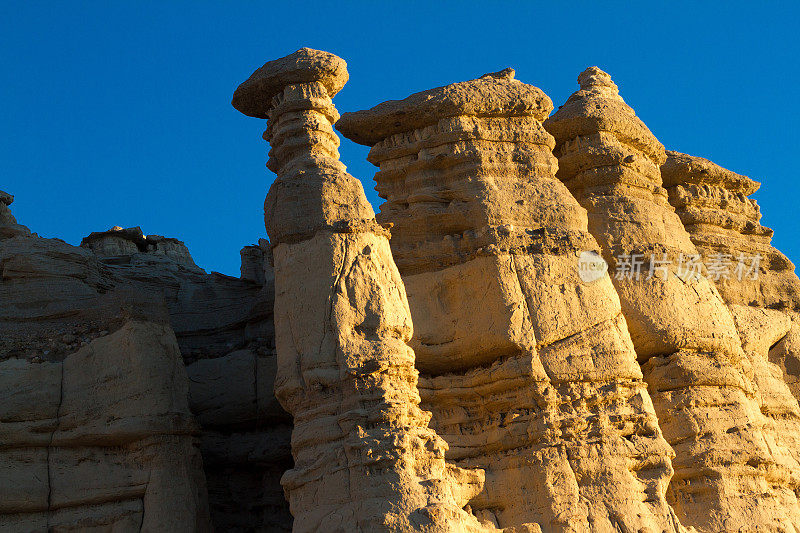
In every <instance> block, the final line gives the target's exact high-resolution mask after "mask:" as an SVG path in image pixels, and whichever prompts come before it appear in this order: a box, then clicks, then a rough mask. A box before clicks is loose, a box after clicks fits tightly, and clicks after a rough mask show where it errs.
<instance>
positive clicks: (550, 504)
mask: <svg viewBox="0 0 800 533" xmlns="http://www.w3.org/2000/svg"><path fill="white" fill-rule="evenodd" d="M551 110H552V103H551V102H550V100H549V98H547V96H546V95H545V94H544V93H543V92H542V91H540V90H539V89H537V88H536V87H533V86H531V85H527V84H524V83H521V82H519V81H517V80H515V79H514V71H513V70H512V69H506V70H504V71H501V72H498V73H494V74H487V75H485V76H483V77H482V78H480V79H477V80H471V81H466V82H461V83H455V84H453V85H448V86H446V87H440V88H437V89H432V90H430V91H425V92H422V93H418V94H414V95H412V96H410V97H408V98H406V99H405V100H401V101H390V102H386V103H383V104H380V105H378V106H376V107H374V108H372V109H370V110H368V111H359V112H355V113H346V114H345V115H344V116H343V117H342V119H341V120H340V121H339V123H338V124H337V128H338V129H339V131H341V132H342V133H343V134H344V135H345V136H346V137H348V138H350V139H352V140H354V141H356V142H359V143H361V144H366V145H368V146H371V147H372V148H371V150H370V153H369V158H368V159H369V161H371V162H372V163H374V164H376V165H377V166H379V167H380V170H379V172H378V173H377V174H376V175H375V180H376V181H377V190H378V193H379V194H380V196H381V197H382V198H384V199H385V200H386V202H385V203H384V204H383V205H382V206H381V212H380V214H379V215H378V220H379V221H380V222H382V223H387V224H391V225H392V240H391V246H392V253H393V255H394V258H395V260H396V261H397V264H398V267H399V269H400V272H401V274H402V275H403V282H404V283H405V286H406V288H407V291H408V299H409V305H410V308H411V314H412V317H413V319H414V337H413V339H412V347H413V348H414V350H415V352H416V355H417V360H416V364H417V368H418V369H419V370H420V371H421V372H422V377H421V378H420V393H421V395H422V399H423V407H425V408H426V409H430V410H431V411H432V412H433V419H432V422H431V423H432V425H433V427H434V428H435V429H436V430H437V432H438V433H439V434H440V435H442V437H444V438H445V440H447V442H448V444H449V451H448V453H447V457H448V458H449V459H452V460H454V461H455V462H456V464H458V465H459V466H463V467H466V468H476V467H478V468H482V469H484V470H485V471H486V484H485V487H484V489H483V490H482V491H481V492H479V493H478V494H476V495H475V497H473V498H472V499H471V500H470V506H471V508H472V509H473V511H474V513H475V514H476V515H477V516H478V517H479V518H481V519H482V520H485V521H486V522H489V523H492V524H493V525H496V526H498V527H503V528H506V527H507V528H509V529H510V530H517V529H514V528H519V529H520V530H529V531H538V530H540V529H541V530H542V531H575V532H578V531H589V530H592V531H647V530H653V531H677V530H680V529H681V528H680V526H679V524H678V522H677V520H676V519H675V517H674V515H673V513H672V511H671V509H670V508H669V506H668V505H667V503H666V499H665V494H664V491H665V489H666V485H667V483H668V482H669V479H670V476H671V474H672V467H671V465H670V457H671V455H672V451H671V450H670V448H669V446H668V445H667V443H666V442H665V440H664V439H663V437H662V435H661V432H660V430H659V427H658V421H657V419H656V416H655V412H654V410H653V406H652V404H651V400H650V397H649V395H648V392H647V389H646V385H645V383H644V382H643V380H642V374H641V370H640V368H639V365H638V364H637V362H636V354H635V352H634V349H633V345H632V343H631V339H630V336H629V334H628V329H627V325H626V321H625V318H624V317H623V316H622V314H621V311H620V302H619V299H618V297H617V294H616V292H615V290H614V288H613V286H612V284H611V281H610V279H609V277H608V275H606V273H605V271H604V270H602V267H603V266H604V265H603V264H602V260H600V258H599V254H598V252H599V247H598V245H597V243H596V241H595V240H594V239H593V238H592V237H591V235H589V233H588V231H587V219H586V212H585V210H584V209H582V208H581V207H580V206H579V205H578V203H577V202H576V201H575V199H574V198H573V197H572V196H571V195H570V194H569V192H568V191H567V189H566V187H564V186H563V184H561V183H560V182H559V181H558V180H557V179H556V178H555V172H556V169H557V162H556V159H555V157H554V156H553V154H552V149H553V147H554V146H555V141H554V140H553V137H552V136H550V135H549V134H548V133H547V132H546V131H545V130H544V128H543V127H542V123H541V122H542V120H544V119H545V118H546V117H547V115H548V114H549V112H550V111H551ZM581 252H583V254H581ZM581 262H583V263H586V264H587V266H588V265H589V264H591V265H592V266H593V267H596V268H599V270H591V271H589V270H587V271H585V272H583V273H581V272H580V270H579V268H580V266H579V265H580V264H581ZM582 274H583V275H584V277H585V280H584V279H582V278H581V275H582ZM526 528H527V529H526Z"/></svg>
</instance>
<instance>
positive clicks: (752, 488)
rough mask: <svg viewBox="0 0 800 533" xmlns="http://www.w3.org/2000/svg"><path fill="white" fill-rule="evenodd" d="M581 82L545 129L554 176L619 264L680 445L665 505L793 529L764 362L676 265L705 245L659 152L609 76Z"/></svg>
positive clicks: (669, 432)
mask: <svg viewBox="0 0 800 533" xmlns="http://www.w3.org/2000/svg"><path fill="white" fill-rule="evenodd" d="M578 81H579V83H580V85H581V89H580V90H579V91H577V92H576V93H574V94H573V95H572V96H571V97H570V98H569V99H568V100H567V102H566V103H565V104H564V105H563V106H562V107H561V108H560V109H559V110H558V111H557V112H556V113H555V114H554V115H553V116H552V117H551V118H549V119H548V120H547V121H546V122H545V127H546V128H547V130H548V131H549V132H550V133H552V134H553V135H554V136H555V138H556V142H557V146H556V151H555V153H556V155H557V156H558V160H559V172H558V177H559V178H560V179H561V180H562V181H563V182H564V183H565V184H566V185H567V187H568V188H569V189H570V191H571V192H572V193H573V195H575V197H576V198H577V199H578V201H579V202H580V203H581V205H583V206H584V207H585V208H586V209H587V211H588V214H589V231H590V232H591V233H592V235H594V236H595V237H596V238H597V240H598V242H599V243H600V246H601V247H602V249H603V254H604V256H605V258H606V260H607V261H608V262H609V264H610V265H611V267H612V271H614V272H615V277H614V286H615V287H616V289H617V292H618V294H619V297H620V300H621V303H622V311H623V314H624V316H625V318H626V320H627V322H628V326H629V328H630V332H631V337H632V339H633V343H634V346H635V347H636V352H637V354H638V356H639V360H640V361H641V362H642V363H643V370H644V377H645V380H646V381H647V382H648V386H649V390H650V393H651V395H652V398H653V403H654V405H655V408H656V412H657V413H658V416H659V421H660V424H661V429H662V430H663V431H664V436H665V437H666V438H667V440H668V441H669V442H670V444H672V446H673V448H674V449H675V452H676V457H675V460H674V461H673V464H674V465H675V476H674V477H673V480H672V482H671V483H670V487H669V490H668V498H669V501H670V503H671V504H672V506H673V508H674V509H675V511H676V512H677V514H678V516H679V517H680V519H681V522H683V523H684V524H686V525H694V526H696V527H698V529H700V530H703V531H738V530H739V528H740V527H742V526H743V525H745V524H747V525H749V526H750V527H752V528H754V529H756V530H759V531H785V530H786V529H785V528H787V527H789V528H798V527H800V506H798V502H797V498H796V496H795V487H796V485H795V483H796V479H797V478H796V474H795V469H796V464H795V462H794V459H793V458H792V453H791V452H790V450H789V448H787V443H786V442H785V441H781V439H779V438H778V435H777V434H776V431H775V426H774V424H773V423H772V421H771V420H770V419H769V417H765V416H764V415H763V413H762V409H761V405H759V404H760V400H759V399H758V397H757V396H758V395H759V394H760V393H763V392H764V391H762V390H761V388H760V385H759V383H758V379H760V378H757V376H759V375H760V374H761V373H762V372H763V369H762V368H761V367H759V366H757V365H754V361H755V357H754V356H753V355H752V354H754V353H755V352H754V351H751V350H749V349H748V351H747V353H745V351H744V350H743V349H742V341H741V339H740V337H739V332H738V331H737V328H736V324H735V323H734V318H733V316H732V314H731V312H730V310H729V309H728V307H727V306H726V305H725V303H724V302H723V300H722V298H720V296H719V293H718V292H717V289H716V288H715V286H714V283H713V281H711V280H709V279H708V278H707V277H705V276H704V275H703V274H707V271H701V272H700V273H699V275H692V274H690V273H687V272H686V271H679V265H680V264H681V260H682V259H684V258H686V257H687V256H693V255H697V254H698V251H697V249H696V248H695V245H694V244H693V243H692V239H691V237H690V234H689V233H688V232H687V231H686V230H685V229H684V226H683V224H682V223H681V219H680V218H679V217H678V215H677V214H676V213H675V211H674V209H673V208H672V206H671V205H670V203H669V202H668V195H667V191H666V190H665V189H664V187H663V186H662V178H661V172H660V166H661V165H662V164H663V163H664V162H665V160H666V154H665V152H664V149H663V147H662V146H661V144H660V143H658V141H657V140H656V139H655V137H654V136H653V134H652V133H651V132H650V131H649V130H648V129H647V127H646V126H645V125H644V123H642V122H641V120H639V119H638V117H636V115H635V113H634V112H633V110H632V109H631V108H630V107H628V106H627V104H625V102H624V101H623V100H622V98H621V97H620V96H619V94H618V90H617V87H616V85H615V84H614V83H613V81H611V78H610V77H609V76H608V74H606V73H605V72H603V71H601V70H600V69H598V68H596V67H591V68H589V69H587V70H586V71H585V72H584V73H583V74H581V76H580V77H579V78H578ZM715 179H718V180H720V181H721V182H725V180H730V179H731V176H724V175H722V174H718V175H717V176H716V178H715ZM740 183H742V186H746V184H744V182H740ZM634 254H640V255H641V257H640V259H643V271H642V272H643V273H642V275H641V276H639V277H638V278H637V277H636V276H628V275H627V274H628V273H627V272H626V271H625V270H623V269H622V267H624V266H625V265H626V264H632V261H633V260H634V259H633V258H634ZM626 257H627V259H626ZM659 267H660V268H659ZM651 268H652V272H653V275H652V276H651V275H650V272H651ZM759 357H760V356H759ZM762 405H763V404H762Z"/></svg>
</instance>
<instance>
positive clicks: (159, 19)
mask: <svg viewBox="0 0 800 533" xmlns="http://www.w3.org/2000/svg"><path fill="white" fill-rule="evenodd" d="M640 4H644V3H634V2H618V3H616V2H596V3H585V4H583V3H581V2H574V1H573V2H569V3H566V2H548V3H534V2H513V3H512V2H508V3H501V2H484V3H477V2H475V3H473V2H385V3H383V2H363V3H362V2H350V3H347V2H341V3H339V2H319V3H303V2H291V1H283V2H270V3H262V2H218V3H212V2H204V1H193V2H188V1H187V2H180V1H168V2H145V1H139V2H127V3H123V2H74V3H73V2H70V3H66V2H58V3H57V2H36V1H30V2H9V1H6V2H3V3H2V5H1V6H0V57H2V58H3V66H2V69H0V97H1V98H2V103H3V105H2V107H1V108H0V124H2V126H3V129H4V132H5V135H4V137H3V142H2V143H0V159H1V160H2V162H3V169H2V173H1V174H0V176H2V177H0V189H2V190H6V191H7V192H10V193H12V194H14V195H16V197H17V199H16V201H15V203H14V205H13V206H12V208H13V211H14V213H15V215H16V216H17V218H18V219H19V220H20V222H21V223H23V224H26V225H27V226H29V227H30V228H31V229H32V230H33V231H36V232H38V233H39V234H40V235H42V236H46V237H59V238H62V239H64V240H65V241H67V242H69V243H72V244H78V243H79V242H80V239H81V238H82V237H83V236H85V235H88V234H89V233H90V232H92V231H100V230H105V229H107V228H109V227H111V226H114V225H120V226H137V225H138V226H141V227H142V229H143V230H144V231H145V233H157V234H161V235H166V236H173V237H177V238H179V239H181V240H184V241H185V242H186V243H187V244H188V245H189V249H190V250H191V252H192V254H193V256H194V258H195V261H196V262H197V263H198V264H199V265H200V266H202V267H204V268H206V269H207V270H216V271H220V272H223V273H226V274H234V275H238V269H239V253H238V252H239V249H240V248H241V247H242V246H244V245H246V244H250V243H254V242H256V241H257V240H258V238H259V237H263V236H265V231H264V225H263V213H262V209H263V208H262V206H263V201H264V196H265V195H266V192H267V189H268V187H269V185H270V183H271V182H272V180H273V178H274V176H273V175H272V174H271V173H270V172H269V171H267V170H266V168H265V166H264V164H265V162H266V152H267V145H266V143H265V142H264V141H263V140H262V139H261V133H262V131H263V129H264V123H263V121H260V120H257V119H252V118H247V117H245V116H244V115H241V114H239V113H238V112H237V111H235V110H234V109H233V108H232V107H231V106H230V98H231V95H232V93H233V90H234V89H235V88H236V86H237V85H238V84H239V83H240V82H241V81H243V80H244V79H246V78H247V76H249V74H250V73H251V72H252V71H253V70H255V69H256V68H257V67H259V66H260V65H262V64H263V63H264V62H265V61H267V60H270V59H275V58H278V57H280V56H283V55H286V54H289V53H291V52H293V51H295V50H296V49H298V48H300V47H302V46H309V47H312V48H318V49H323V50H328V51H330V52H333V53H335V54H337V55H339V56H341V57H343V58H344V59H345V60H346V61H347V63H348V69H349V71H350V82H349V83H348V84H347V86H345V88H344V90H342V92H341V93H340V94H339V95H337V97H336V99H335V103H336V105H337V107H338V108H339V110H340V112H344V111H352V110H357V109H365V108H368V107H371V106H373V105H375V104H377V103H379V102H382V101H384V100H389V99H397V98H403V97H405V96H407V95H409V94H411V93H412V92H416V91H420V90H424V89H428V88H431V87H436V86H440V85H445V84H448V83H452V82H455V81H461V80H465V79H472V78H475V77H477V76H480V75H481V74H484V73H486V72H494V71H497V70H501V69H502V68H505V67H507V66H511V67H514V68H515V69H516V71H517V78H518V79H520V80H522V81H525V82H527V83H531V84H533V85H536V86H538V87H540V88H541V89H543V90H544V91H545V92H546V93H547V94H548V95H549V96H550V97H551V98H552V99H553V101H554V103H555V104H556V106H558V105H560V104H562V103H563V102H564V100H566V98H567V97H568V96H569V95H570V94H571V93H572V92H573V91H574V90H576V88H577V84H576V81H575V79H576V77H577V75H578V74H579V73H580V72H581V71H582V70H583V69H584V68H586V67H587V66H590V65H598V66H600V67H601V68H603V69H604V70H606V71H608V72H609V73H610V74H611V75H612V77H613V78H614V80H615V81H616V83H617V84H618V85H619V86H620V90H621V93H622V95H623V97H624V98H625V99H626V101H627V102H628V103H629V104H630V105H631V106H633V108H634V109H635V110H636V112H637V114H638V115H639V116H640V117H641V118H642V120H644V121H645V123H646V124H647V125H648V126H649V127H650V129H651V130H652V131H653V133H654V134H655V135H656V136H657V137H658V138H659V139H660V140H661V142H663V143H664V144H665V146H667V148H669V149H675V150H678V151H682V152H686V153H690V154H692V155H700V156H703V157H708V158H709V159H711V160H713V161H715V162H717V163H719V164H721V165H723V166H725V167H727V168H730V169H732V170H735V171H737V172H740V173H743V174H746V175H748V176H750V177H752V178H754V179H756V180H758V181H761V182H762V188H761V191H759V192H758V193H757V194H756V198H757V199H758V201H759V203H760V204H761V206H762V209H763V211H764V213H765V216H764V218H763V220H762V222H763V223H764V224H765V225H767V226H770V227H772V228H773V229H775V239H774V241H773V242H774V243H775V244H776V246H778V247H779V248H780V249H781V250H783V251H784V252H785V253H787V254H788V255H789V257H790V258H791V259H792V260H793V261H795V262H797V261H800V240H798V232H800V217H799V216H798V207H797V205H798V202H799V201H800V185H799V184H798V179H797V171H796V170H795V168H796V165H797V162H798V156H800V153H798V142H799V141H800V133H799V131H800V129H799V128H798V123H799V122H800V121H799V120H798V119H800V116H798V115H799V114H800V112H799V111H798V109H799V107H798V105H797V103H796V102H795V100H796V99H797V97H798V87H800V69H799V68H798V60H797V57H798V52H800V50H798V23H800V16H799V15H800V8H798V3H796V2H792V3H790V2H784V3H780V2H770V3H766V2H765V3H761V2H736V1H732V2H692V3H688V2H687V3H682V2H669V3H668V2H659V3H654V4H653V5H652V6H648V7H643V5H640ZM366 153H367V149H366V148H364V147H361V146H357V145H354V144H353V143H351V142H349V141H347V140H346V139H345V140H343V141H342V149H341V154H342V160H343V162H344V163H345V164H346V165H348V167H349V170H350V172H351V174H353V175H354V176H356V177H358V178H360V179H361V180H362V181H363V182H364V185H365V189H366V190H367V194H368V196H369V198H370V200H371V201H372V202H373V204H374V205H376V206H377V205H378V203H379V199H378V198H377V195H376V194H375V193H374V191H373V181H372V177H373V175H374V172H375V168H374V167H373V166H372V165H370V164H369V163H367V161H366V159H365V158H366Z"/></svg>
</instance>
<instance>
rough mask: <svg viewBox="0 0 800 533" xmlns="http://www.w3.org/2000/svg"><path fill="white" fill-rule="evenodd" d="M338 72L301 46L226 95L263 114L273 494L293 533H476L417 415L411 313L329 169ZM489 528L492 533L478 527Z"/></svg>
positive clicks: (393, 272)
mask: <svg viewBox="0 0 800 533" xmlns="http://www.w3.org/2000/svg"><path fill="white" fill-rule="evenodd" d="M346 80H347V73H346V70H345V69H344V62H343V61H342V60H341V59H339V58H337V57H336V56H333V55H331V54H328V53H326V52H319V51H316V50H311V49H308V48H303V49H301V50H298V51H297V52H295V53H294V54H292V55H290V56H287V57H285V58H281V59H278V60H275V61H271V62H268V63H267V64H265V65H264V66H263V67H261V68H260V69H259V70H257V71H256V72H255V73H254V74H253V75H252V76H251V78H250V79H249V80H247V81H246V82H245V83H243V84H242V85H241V86H240V87H239V88H238V89H237V91H236V93H235V94H234V99H233V105H234V106H235V107H237V109H239V110H240V111H242V112H243V113H245V114H248V115H252V116H259V117H267V118H268V119H269V120H268V123H267V130H266V133H265V134H264V138H265V139H266V140H267V141H269V142H270V145H271V149H270V159H269V162H268V164H267V166H268V167H269V168H270V169H271V170H273V171H275V172H276V173H277V175H278V178H277V180H276V181H275V182H274V183H273V185H272V186H271V187H270V191H269V193H268V195H267V200H266V202H265V206H264V207H265V221H266V227H267V232H268V234H269V236H270V242H271V244H272V247H273V248H272V250H273V254H274V264H275V288H276V295H275V329H276V344H277V351H278V370H277V376H276V380H275V391H276V395H277V397H278V399H279V400H280V402H281V404H282V405H283V406H284V407H285V408H286V409H287V411H289V412H290V413H291V414H292V417H293V421H294V429H293V431H292V453H293V456H294V460H295V462H294V467H293V468H292V469H290V470H289V471H288V472H286V474H285V475H284V477H283V479H282V484H283V486H284V489H285V491H286V495H287V497H288V499H289V502H290V505H291V510H292V514H293V516H294V531H298V532H300V531H302V532H305V531H321V530H326V531H398V532H399V531H478V530H483V529H484V528H483V527H482V526H481V525H480V524H479V522H478V521H477V520H476V519H475V517H474V516H472V515H471V514H469V513H468V512H465V511H464V510H463V507H464V505H465V504H466V503H467V501H468V500H469V499H470V498H471V497H472V496H473V494H474V493H475V492H476V491H479V490H480V485H481V482H482V477H483V476H482V472H478V471H466V470H462V469H460V468H457V467H454V466H452V465H450V464H447V463H446V462H445V460H444V452H445V450H446V444H445V443H444V441H443V440H442V439H441V438H440V437H439V436H438V435H436V433H435V432H434V431H433V430H432V429H430V428H429V427H428V422H429V420H430V413H427V412H425V411H422V410H421V409H420V408H419V394H418V392H417V386H416V385H417V371H416V369H415V368H414V352H413V351H412V350H411V348H410V347H409V346H408V345H407V342H408V340H409V339H410V337H411V331H412V330H411V316H410V313H409V310H408V304H407V302H406V296H405V290H404V287H403V282H402V280H401V279H400V275H399V273H398V272H397V268H396V267H395V264H394V261H393V260H392V255H391V252H390V249H389V242H388V239H387V237H386V231H385V230H384V229H383V228H381V227H380V226H379V225H378V224H377V223H376V222H375V220H374V215H373V212H372V208H371V206H370V205H369V203H368V202H367V199H366V196H365V195H364V191H363V188H362V187H361V184H360V183H359V182H358V180H356V179H355V178H353V177H352V176H350V175H349V174H347V173H346V172H345V168H344V165H342V164H341V163H340V162H339V160H338V153H337V149H336V148H337V146H338V144H339V140H338V138H337V136H336V134H335V133H334V132H333V128H332V123H333V122H334V121H335V120H336V119H337V118H338V114H337V112H336V109H335V108H334V106H333V103H332V102H331V97H332V96H333V95H334V94H335V93H336V92H337V91H338V90H339V89H340V88H341V86H342V85H343V84H344V82H345V81H346ZM489 529H493V528H489Z"/></svg>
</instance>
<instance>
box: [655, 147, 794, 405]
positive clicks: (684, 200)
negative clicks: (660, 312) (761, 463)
mask: <svg viewBox="0 0 800 533" xmlns="http://www.w3.org/2000/svg"><path fill="white" fill-rule="evenodd" d="M661 173H662V175H663V176H664V184H665V186H666V187H667V190H668V191H669V200H670V203H671V204H672V205H673V206H674V207H675V210H676V212H677V213H678V215H679V216H680V217H681V220H682V221H683V223H684V225H685V226H686V230H687V231H688V232H689V235H690V236H691V239H692V242H693V243H694V244H695V246H697V251H698V253H699V254H700V255H701V257H702V260H703V263H704V264H705V265H707V266H710V267H711V268H712V269H714V276H713V277H714V283H715V284H716V286H717V288H718V289H719V292H720V295H721V296H722V298H723V299H724V300H725V301H726V302H727V303H729V304H737V305H748V306H754V307H758V308H762V309H777V310H781V311H782V312H784V313H785V314H786V315H787V316H789V317H790V318H791V319H792V328H791V330H790V331H789V332H788V334H787V335H786V336H784V337H783V338H781V339H778V342H777V345H776V346H775V349H774V350H772V351H771V352H770V360H771V361H772V362H773V363H775V364H777V365H778V366H779V367H780V368H781V369H782V371H783V376H784V381H785V382H786V383H787V385H788V386H789V388H790V389H791V390H792V392H793V394H794V396H795V398H798V399H800V343H798V339H800V279H798V277H797V274H795V268H794V265H793V264H792V262H791V261H790V260H789V258H787V257H786V256H785V255H783V254H782V253H781V252H780V251H778V250H777V249H775V248H774V247H773V246H772V245H770V241H771V239H772V230H771V229H769V228H765V227H764V226H762V225H761V224H760V220H761V210H760V208H759V206H758V203H757V202H756V201H755V200H754V199H752V198H749V197H748V196H750V195H752V194H753V193H754V192H756V190H758V187H759V184H758V183H757V182H755V181H753V180H751V179H750V178H748V177H747V176H742V175H740V174H736V173H734V172H732V171H730V170H727V169H725V168H722V167H720V166H719V165H717V164H715V163H712V162H711V161H709V160H707V159H704V158H702V157H695V156H690V155H686V154H681V153H679V152H669V151H668V152H667V160H666V162H665V163H664V164H663V165H662V167H661Z"/></svg>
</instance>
